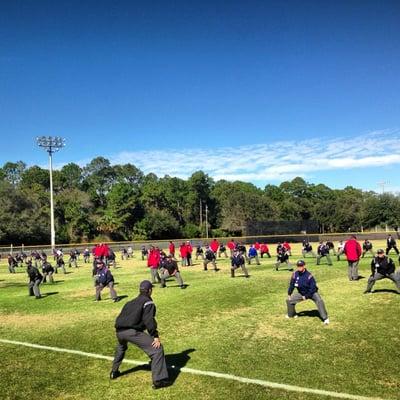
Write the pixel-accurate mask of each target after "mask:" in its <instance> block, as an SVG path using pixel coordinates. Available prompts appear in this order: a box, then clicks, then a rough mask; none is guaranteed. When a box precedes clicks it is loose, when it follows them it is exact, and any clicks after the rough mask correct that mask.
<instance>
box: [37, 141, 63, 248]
mask: <svg viewBox="0 0 400 400" xmlns="http://www.w3.org/2000/svg"><path fill="white" fill-rule="evenodd" d="M36 143H37V144H38V146H39V147H42V148H43V149H45V150H46V151H47V153H48V154H49V173H50V229H51V234H50V239H51V249H52V250H53V251H54V248H55V247H56V231H55V228H54V200H53V153H55V152H57V151H59V150H60V149H62V148H63V147H64V146H65V139H63V138H61V137H59V136H38V137H37V138H36Z"/></svg>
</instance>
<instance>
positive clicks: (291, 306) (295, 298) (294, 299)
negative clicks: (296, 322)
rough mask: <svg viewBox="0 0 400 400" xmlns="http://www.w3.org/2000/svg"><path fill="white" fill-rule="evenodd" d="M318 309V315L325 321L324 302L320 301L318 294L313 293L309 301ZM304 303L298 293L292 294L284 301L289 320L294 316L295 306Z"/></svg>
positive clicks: (326, 314)
mask: <svg viewBox="0 0 400 400" xmlns="http://www.w3.org/2000/svg"><path fill="white" fill-rule="evenodd" d="M310 300H312V301H313V302H314V303H315V304H316V305H317V307H318V311H319V315H320V316H321V318H322V319H323V320H324V321H325V320H326V319H327V318H328V313H327V312H326V308H325V304H324V301H323V300H322V298H321V296H320V295H319V293H318V292H315V293H314V294H313V296H312V297H311V299H310ZM301 301H304V299H303V296H302V295H301V294H300V293H293V294H292V295H291V296H290V299H287V300H286V305H287V311H288V316H289V317H290V318H292V317H294V316H295V315H296V309H295V305H296V304H297V303H300V302H301Z"/></svg>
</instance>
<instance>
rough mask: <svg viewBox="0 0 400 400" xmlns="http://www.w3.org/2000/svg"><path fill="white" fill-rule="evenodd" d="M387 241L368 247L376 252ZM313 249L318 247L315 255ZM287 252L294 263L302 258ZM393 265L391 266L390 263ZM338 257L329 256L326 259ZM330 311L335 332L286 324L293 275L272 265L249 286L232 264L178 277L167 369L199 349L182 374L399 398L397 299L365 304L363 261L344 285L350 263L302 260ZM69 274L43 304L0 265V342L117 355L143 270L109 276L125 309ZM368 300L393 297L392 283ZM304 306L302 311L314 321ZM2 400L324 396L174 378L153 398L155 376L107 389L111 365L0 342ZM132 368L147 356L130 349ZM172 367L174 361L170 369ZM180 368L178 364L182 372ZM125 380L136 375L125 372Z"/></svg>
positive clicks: (165, 320) (86, 272) (158, 298)
mask: <svg viewBox="0 0 400 400" xmlns="http://www.w3.org/2000/svg"><path fill="white" fill-rule="evenodd" d="M379 245H383V243H382V242H380V243H379V242H375V243H374V246H375V248H377V247H378V246H379ZM315 247H316V246H315ZM299 254H300V246H299V245H295V246H294V256H293V257H292V260H293V261H294V260H295V259H297V258H299ZM392 257H393V258H394V259H396V265H398V261H397V257H395V256H394V255H393V256H392ZM332 258H333V257H332ZM306 260H308V263H309V264H308V265H307V267H308V269H309V270H311V271H312V272H313V273H314V275H315V277H316V279H317V283H318V286H319V288H320V293H321V295H322V297H323V299H324V301H325V304H326V307H327V310H328V313H329V317H330V320H331V324H330V325H329V326H323V324H322V322H321V321H320V319H319V318H317V317H314V316H313V315H308V314H306V315H305V316H303V317H300V318H298V319H296V320H286V319H285V318H284V316H285V314H286V306H285V299H286V293H287V284H288V280H289V277H290V272H288V271H284V270H282V271H278V272H276V271H274V270H273V267H272V264H273V262H274V261H275V259H274V258H272V259H262V261H261V263H262V265H261V266H255V265H252V266H250V267H249V271H250V274H251V277H250V279H244V278H242V277H239V275H241V274H240V273H238V274H237V275H238V277H237V278H235V279H231V278H230V273H229V266H228V262H227V260H220V261H219V262H218V265H219V267H220V268H221V270H220V271H219V272H217V273H215V272H214V271H212V270H210V271H208V272H204V271H202V267H201V265H200V263H199V262H196V265H195V266H194V267H189V268H181V271H182V276H183V279H184V281H185V283H187V284H188V285H189V286H188V288H187V289H186V290H181V289H179V288H178V287H176V286H175V285H176V282H175V280H171V281H169V282H168V288H166V289H160V288H158V287H156V288H155V289H154V293H153V298H154V300H155V302H156V304H157V310H158V313H157V320H158V323H159V330H160V334H161V339H162V342H163V344H164V346H165V352H166V354H167V357H168V360H171V359H175V361H174V363H175V364H178V363H177V362H176V356H173V355H174V354H175V355H176V354H179V353H182V352H183V351H185V350H189V349H194V351H192V352H191V353H190V354H189V357H190V358H189V359H188V360H186V362H185V363H184V364H185V365H184V366H186V367H189V368H193V369H200V370H209V371H216V372H223V373H229V374H234V375H238V376H242V377H248V378H255V379H263V380H267V381H272V382H278V383H286V384H290V385H298V386H303V387H309V388H315V389H323V390H330V391H337V392H345V393H351V394H358V395H363V396H371V397H373V396H375V397H381V398H383V399H400V363H399V355H400V350H399V349H400V336H399V333H400V322H399V305H400V296H399V295H397V294H395V293H393V292H392V291H378V292H376V293H374V294H372V295H363V294H362V292H363V291H364V289H365V286H366V281H367V278H368V276H369V264H370V261H371V258H370V257H369V256H368V257H367V258H366V259H364V260H362V262H361V265H360V273H361V275H362V276H364V277H365V278H364V279H362V280H360V281H358V282H348V280H347V263H346V262H345V261H341V262H336V261H334V266H333V267H328V266H327V265H326V264H323V265H321V266H318V267H317V266H315V260H313V259H311V258H307V259H306ZM80 266H81V268H79V269H68V272H69V273H68V274H67V275H63V274H58V275H56V276H55V277H56V281H57V283H56V284H54V285H49V284H42V285H41V291H42V293H43V294H46V293H52V292H56V293H55V294H52V295H49V296H47V297H44V298H43V299H41V300H36V299H34V298H31V297H28V295H27V294H28V290H27V286H26V273H25V270H24V269H18V273H17V274H14V275H11V274H9V273H8V272H7V268H6V265H5V262H4V260H3V262H2V263H1V264H0V318H1V319H0V321H1V322H0V338H3V339H11V340H18V341H25V342H30V343H37V344H42V345H48V346H56V347H62V348H68V349H75V350H81V351H85V352H93V353H98V354H103V355H108V356H112V355H113V353H114V348H115V343H116V341H115V333H114V328H113V326H114V320H115V317H116V316H117V314H118V313H119V311H120V309H121V307H122V305H123V304H124V303H125V302H126V301H128V299H130V298H132V297H133V296H136V294H137V287H138V284H139V282H140V281H141V280H142V279H148V278H149V276H150V274H149V272H148V270H147V268H146V267H145V263H144V262H143V261H141V260H140V259H138V254H136V258H134V259H133V260H128V261H123V262H121V261H120V262H119V268H117V269H116V270H113V274H114V276H115V279H116V282H117V283H118V284H117V285H116V290H117V292H118V295H127V296H128V297H126V298H124V299H123V300H122V301H121V302H120V303H113V302H112V301H111V300H110V299H109V292H108V290H104V291H103V292H104V294H103V301H101V302H99V303H96V302H93V300H94V288H93V282H92V279H91V267H90V266H89V265H86V266H85V265H84V264H83V262H82V261H81V263H80ZM375 289H378V290H379V289H395V287H394V284H393V283H392V282H391V281H389V280H382V281H379V282H377V284H376V285H375ZM314 309H315V305H314V303H313V302H311V301H307V302H303V303H301V304H299V305H298V306H297V311H298V312H301V311H309V310H310V311H311V310H314ZM0 351H1V357H0V371H1V380H0V393H1V395H0V398H2V399H3V398H4V399H10V400H11V399H12V400H16V399H96V400H97V399H99V398H110V397H111V398H114V399H150V398H151V399H154V398H155V399H158V398H160V399H177V398H180V399H192V400H194V399H229V398H234V399H291V400H300V399H307V400H308V399H310V400H314V399H319V398H321V397H320V396H315V395H309V394H302V393H293V392H286V391H283V390H275V389H274V390H272V389H271V390H270V389H266V388H263V387H260V386H257V385H249V384H243V383H238V382H232V381H228V380H224V379H216V378H211V377H200V376H196V375H191V374H188V373H183V372H182V373H180V374H179V375H178V377H177V379H176V380H175V382H174V385H173V386H172V387H170V388H167V389H162V390H159V391H153V390H152V389H151V387H150V386H151V375H150V372H149V371H147V370H143V369H138V368H137V369H136V370H135V371H133V372H132V373H128V374H126V375H124V376H122V377H121V378H119V379H117V380H115V381H110V380H109V379H108V373H109V370H110V362H108V361H104V360H97V359H89V358H85V357H82V356H78V355H70V354H63V353H55V352H50V351H44V350H37V349H30V348H24V347H19V346H14V345H6V344H2V343H0ZM126 357H127V358H129V359H135V360H143V361H144V362H147V357H146V356H145V354H144V353H142V352H141V351H140V350H139V349H137V348H136V347H134V346H131V347H130V348H129V350H128V352H127V355H126ZM174 357H175V358H174ZM182 366H183V365H182ZM122 367H123V368H122V370H125V369H130V368H132V366H130V365H127V364H125V365H124V364H123V366H122Z"/></svg>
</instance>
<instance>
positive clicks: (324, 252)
mask: <svg viewBox="0 0 400 400" xmlns="http://www.w3.org/2000/svg"><path fill="white" fill-rule="evenodd" d="M317 254H318V255H317V265H319V263H320V261H321V258H322V257H326V260H327V261H328V265H332V260H331V256H330V255H329V247H328V246H327V245H326V244H325V243H324V242H320V243H319V246H318V248H317Z"/></svg>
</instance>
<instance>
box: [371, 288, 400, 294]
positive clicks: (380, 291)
mask: <svg viewBox="0 0 400 400" xmlns="http://www.w3.org/2000/svg"><path fill="white" fill-rule="evenodd" d="M372 293H394V294H400V293H399V292H398V291H397V290H395V289H375V290H374V291H373V292H372Z"/></svg>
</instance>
